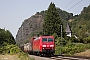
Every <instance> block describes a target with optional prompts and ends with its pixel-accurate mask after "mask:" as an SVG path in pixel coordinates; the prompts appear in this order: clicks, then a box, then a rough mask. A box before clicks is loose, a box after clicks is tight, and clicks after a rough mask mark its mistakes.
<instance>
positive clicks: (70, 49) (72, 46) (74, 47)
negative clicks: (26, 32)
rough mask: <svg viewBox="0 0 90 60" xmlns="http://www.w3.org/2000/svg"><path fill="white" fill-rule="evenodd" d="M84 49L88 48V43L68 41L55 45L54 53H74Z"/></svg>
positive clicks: (89, 45) (89, 46) (89, 47)
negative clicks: (61, 44)
mask: <svg viewBox="0 0 90 60" xmlns="http://www.w3.org/2000/svg"><path fill="white" fill-rule="evenodd" d="M86 49H90V44H83V43H69V44H67V45H65V46H56V52H55V54H67V55H73V54H74V53H79V52H83V51H85V50H86Z"/></svg>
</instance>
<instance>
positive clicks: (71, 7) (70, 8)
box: [67, 0, 82, 11]
mask: <svg viewBox="0 0 90 60" xmlns="http://www.w3.org/2000/svg"><path fill="white" fill-rule="evenodd" d="M81 1H82V0H80V1H79V2H78V3H76V4H75V5H73V6H72V7H71V8H69V9H68V10H67V11H69V10H70V9H72V8H73V7H75V6H76V5H78V4H79V3H80V2H81Z"/></svg>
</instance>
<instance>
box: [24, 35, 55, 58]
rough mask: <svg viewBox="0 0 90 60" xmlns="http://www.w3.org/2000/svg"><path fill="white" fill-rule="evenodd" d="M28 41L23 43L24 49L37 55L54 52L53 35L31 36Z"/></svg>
mask: <svg viewBox="0 0 90 60" xmlns="http://www.w3.org/2000/svg"><path fill="white" fill-rule="evenodd" d="M30 41H31V42H30V43H27V44H24V51H25V52H28V53H33V54H39V55H50V56H51V55H53V54H54V53H55V41H54V37H53V36H40V37H37V38H32V39H31V40H30Z"/></svg>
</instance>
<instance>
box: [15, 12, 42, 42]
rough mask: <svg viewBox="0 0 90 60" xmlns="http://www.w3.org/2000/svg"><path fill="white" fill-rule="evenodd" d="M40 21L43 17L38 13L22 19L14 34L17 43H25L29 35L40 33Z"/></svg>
mask: <svg viewBox="0 0 90 60" xmlns="http://www.w3.org/2000/svg"><path fill="white" fill-rule="evenodd" d="M42 23H43V17H42V15H41V14H39V13H36V14H35V15H33V16H31V17H30V18H28V19H26V20H24V22H23V23H22V25H21V27H20V28H19V30H18V32H17V35H16V42H17V44H23V43H26V42H28V41H29V39H30V38H31V37H33V36H37V35H38V34H40V32H41V31H42Z"/></svg>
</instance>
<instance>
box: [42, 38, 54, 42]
mask: <svg viewBox="0 0 90 60" xmlns="http://www.w3.org/2000/svg"><path fill="white" fill-rule="evenodd" d="M42 42H53V39H52V38H42Z"/></svg>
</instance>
